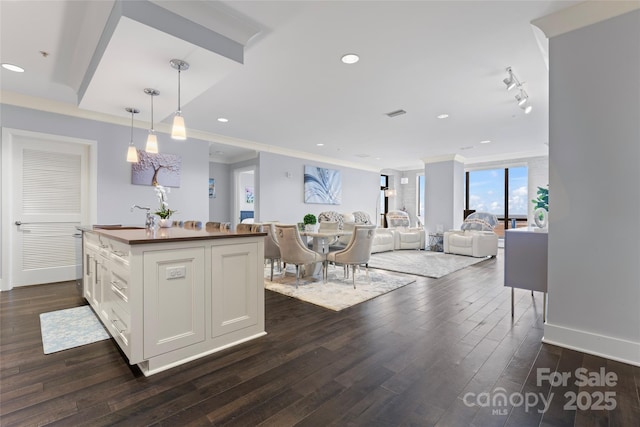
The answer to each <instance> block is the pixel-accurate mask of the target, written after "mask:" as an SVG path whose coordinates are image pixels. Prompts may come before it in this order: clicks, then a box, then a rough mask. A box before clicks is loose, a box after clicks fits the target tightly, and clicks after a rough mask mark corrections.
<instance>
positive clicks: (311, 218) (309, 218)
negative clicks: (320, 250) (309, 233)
mask: <svg viewBox="0 0 640 427" xmlns="http://www.w3.org/2000/svg"><path fill="white" fill-rule="evenodd" d="M302 222H304V224H305V225H308V224H310V225H314V224H315V223H316V222H317V220H316V216H315V215H314V214H306V215H305V216H304V218H303V219H302Z"/></svg>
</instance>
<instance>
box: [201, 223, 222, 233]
mask: <svg viewBox="0 0 640 427" xmlns="http://www.w3.org/2000/svg"><path fill="white" fill-rule="evenodd" d="M204 229H205V230H207V231H220V223H219V222H213V221H208V222H207V223H206V224H205V226H204Z"/></svg>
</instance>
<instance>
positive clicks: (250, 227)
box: [236, 223, 262, 233]
mask: <svg viewBox="0 0 640 427" xmlns="http://www.w3.org/2000/svg"><path fill="white" fill-rule="evenodd" d="M236 232H237V233H260V232H262V224H258V223H253V224H246V223H245V224H242V223H241V224H238V225H236Z"/></svg>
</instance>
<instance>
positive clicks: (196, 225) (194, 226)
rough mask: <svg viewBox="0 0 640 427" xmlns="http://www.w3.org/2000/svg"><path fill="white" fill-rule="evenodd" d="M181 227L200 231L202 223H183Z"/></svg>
mask: <svg viewBox="0 0 640 427" xmlns="http://www.w3.org/2000/svg"><path fill="white" fill-rule="evenodd" d="M182 226H183V227H184V228H186V229H188V230H200V229H202V221H185V222H184V223H183V224H182Z"/></svg>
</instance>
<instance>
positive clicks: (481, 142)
mask: <svg viewBox="0 0 640 427" xmlns="http://www.w3.org/2000/svg"><path fill="white" fill-rule="evenodd" d="M490 142H491V140H490V139H485V140H484V141H480V144H488V143H490Z"/></svg>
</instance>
